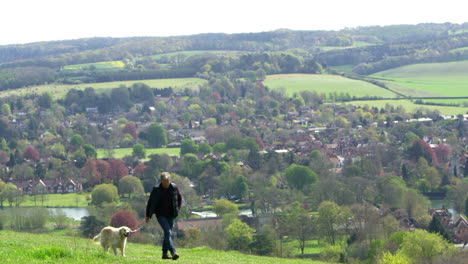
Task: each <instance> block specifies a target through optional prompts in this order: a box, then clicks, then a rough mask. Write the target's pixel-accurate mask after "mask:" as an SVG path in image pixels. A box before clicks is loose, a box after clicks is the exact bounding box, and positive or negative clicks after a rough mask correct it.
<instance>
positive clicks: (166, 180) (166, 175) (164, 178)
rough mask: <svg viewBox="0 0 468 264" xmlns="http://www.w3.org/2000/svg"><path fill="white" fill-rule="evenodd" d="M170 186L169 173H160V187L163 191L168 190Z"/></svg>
mask: <svg viewBox="0 0 468 264" xmlns="http://www.w3.org/2000/svg"><path fill="white" fill-rule="evenodd" d="M170 184H171V174H169V172H163V173H161V185H162V187H163V188H164V189H167V188H169V185H170Z"/></svg>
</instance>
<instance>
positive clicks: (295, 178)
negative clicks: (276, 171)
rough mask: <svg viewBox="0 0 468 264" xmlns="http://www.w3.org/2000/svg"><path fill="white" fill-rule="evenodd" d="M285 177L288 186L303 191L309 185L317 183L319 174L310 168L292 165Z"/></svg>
mask: <svg viewBox="0 0 468 264" xmlns="http://www.w3.org/2000/svg"><path fill="white" fill-rule="evenodd" d="M284 175H285V177H286V181H287V182H288V185H289V186H291V187H292V188H294V189H298V190H302V189H304V188H305V187H306V186H307V185H309V184H313V183H315V182H316V181H317V174H316V173H315V172H314V171H313V170H311V169H310V168H309V167H306V166H302V165H296V164H291V166H289V167H288V168H287V169H286V170H285V171H284Z"/></svg>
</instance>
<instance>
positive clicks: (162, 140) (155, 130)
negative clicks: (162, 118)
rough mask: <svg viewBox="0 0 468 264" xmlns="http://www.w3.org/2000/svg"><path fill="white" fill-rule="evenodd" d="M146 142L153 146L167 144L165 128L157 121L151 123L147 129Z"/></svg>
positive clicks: (157, 146)
mask: <svg viewBox="0 0 468 264" xmlns="http://www.w3.org/2000/svg"><path fill="white" fill-rule="evenodd" d="M147 139H148V143H149V144H150V145H151V146H152V147H155V148H159V147H161V146H163V145H166V144H167V134H166V130H165V129H164V128H163V127H162V126H161V125H160V124H158V123H153V124H151V125H150V126H149V127H148V130H147Z"/></svg>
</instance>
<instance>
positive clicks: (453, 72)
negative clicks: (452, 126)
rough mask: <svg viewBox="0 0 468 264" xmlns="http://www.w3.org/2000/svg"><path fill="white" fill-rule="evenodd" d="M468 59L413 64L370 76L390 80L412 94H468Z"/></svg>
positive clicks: (391, 84)
mask: <svg viewBox="0 0 468 264" xmlns="http://www.w3.org/2000/svg"><path fill="white" fill-rule="evenodd" d="M467 72H468V61H460V62H449V63H425V64H413V65H408V66H403V67H398V68H395V69H390V70H386V71H382V72H379V73H376V74H373V75H371V76H370V77H374V78H379V79H380V80H381V81H383V82H386V83H389V84H390V85H389V86H390V87H391V89H393V90H395V91H397V92H400V93H402V94H405V95H408V96H413V97H416V96H432V97H458V96H468V89H467V87H468V75H467V74H466V73H467Z"/></svg>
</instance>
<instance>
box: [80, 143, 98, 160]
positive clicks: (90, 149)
mask: <svg viewBox="0 0 468 264" xmlns="http://www.w3.org/2000/svg"><path fill="white" fill-rule="evenodd" d="M83 150H84V153H85V155H86V157H87V158H88V159H90V158H91V159H95V158H97V151H96V148H95V147H94V146H93V145H91V144H84V145H83Z"/></svg>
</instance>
